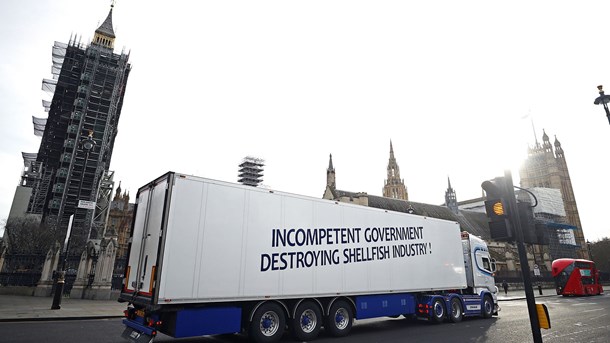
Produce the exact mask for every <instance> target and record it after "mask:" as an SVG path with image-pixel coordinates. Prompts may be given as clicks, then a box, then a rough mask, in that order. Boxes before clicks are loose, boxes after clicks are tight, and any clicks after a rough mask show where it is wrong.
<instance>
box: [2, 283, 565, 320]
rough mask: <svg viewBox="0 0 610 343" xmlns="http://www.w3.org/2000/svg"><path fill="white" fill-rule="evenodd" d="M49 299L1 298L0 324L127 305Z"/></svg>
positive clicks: (512, 296)
mask: <svg viewBox="0 0 610 343" xmlns="http://www.w3.org/2000/svg"><path fill="white" fill-rule="evenodd" d="M534 295H535V296H536V298H542V297H554V296H557V294H556V293H555V289H543V290H542V295H540V292H539V291H538V289H537V288H536V289H534ZM519 299H525V291H524V290H509V291H508V294H504V291H503V290H502V291H501V292H500V293H499V294H498V301H500V302H502V301H511V300H519ZM52 303H53V298H52V297H33V296H20V295H0V322H16V321H34V320H67V319H71V320H75V319H99V318H119V317H123V311H124V310H125V309H126V308H127V304H126V303H119V302H118V301H117V300H88V299H71V298H63V299H62V300H61V305H60V306H61V308H60V309H58V310H51V305H52Z"/></svg>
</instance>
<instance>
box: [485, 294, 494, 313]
mask: <svg viewBox="0 0 610 343" xmlns="http://www.w3.org/2000/svg"><path fill="white" fill-rule="evenodd" d="M482 312H483V313H482V316H483V318H491V316H492V315H493V313H494V302H493V300H492V299H491V297H490V296H489V294H487V295H485V296H484V297H483V308H482Z"/></svg>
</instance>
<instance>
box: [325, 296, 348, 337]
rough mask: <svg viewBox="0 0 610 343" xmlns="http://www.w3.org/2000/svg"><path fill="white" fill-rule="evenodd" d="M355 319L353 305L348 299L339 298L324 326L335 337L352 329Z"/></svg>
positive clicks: (331, 308) (341, 335) (344, 334)
mask: <svg viewBox="0 0 610 343" xmlns="http://www.w3.org/2000/svg"><path fill="white" fill-rule="evenodd" d="M353 321H354V315H353V313H352V308H351V306H350V305H349V304H348V303H347V302H346V301H343V300H339V301H337V302H335V303H334V304H333V305H332V306H331V307H330V311H329V312H328V317H326V322H325V323H324V324H325V325H324V328H325V329H326V330H327V331H328V332H329V333H330V334H331V335H332V336H334V337H343V336H346V335H347V334H348V333H349V332H350V330H351V329H352V322H353Z"/></svg>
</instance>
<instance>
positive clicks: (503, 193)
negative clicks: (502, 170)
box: [481, 177, 513, 241]
mask: <svg viewBox="0 0 610 343" xmlns="http://www.w3.org/2000/svg"><path fill="white" fill-rule="evenodd" d="M481 187H482V188H483V189H484V190H485V195H486V200H485V211H486V212H487V217H488V218H489V233H490V235H491V238H492V239H493V240H496V241H512V240H513V230H512V226H511V221H510V210H509V205H508V204H509V199H510V197H509V196H508V191H509V190H508V187H507V182H506V178H504V177H497V178H495V179H493V180H491V181H484V182H483V183H482V184H481ZM510 191H512V185H511V189H510Z"/></svg>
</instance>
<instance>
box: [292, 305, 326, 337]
mask: <svg viewBox="0 0 610 343" xmlns="http://www.w3.org/2000/svg"><path fill="white" fill-rule="evenodd" d="M321 321H322V313H321V312H320V309H319V307H318V305H316V304H315V303H314V302H312V301H305V302H303V303H302V304H300V305H299V307H297V310H296V313H295V316H294V319H293V321H292V333H293V335H294V337H295V338H296V339H297V340H299V341H312V340H314V339H315V338H316V337H318V334H319V333H320V328H321V327H322V325H321V324H322V323H321Z"/></svg>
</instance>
